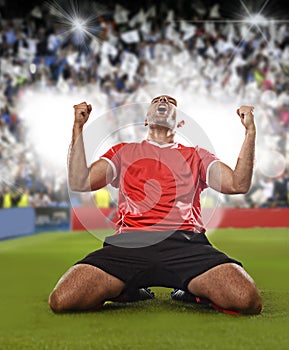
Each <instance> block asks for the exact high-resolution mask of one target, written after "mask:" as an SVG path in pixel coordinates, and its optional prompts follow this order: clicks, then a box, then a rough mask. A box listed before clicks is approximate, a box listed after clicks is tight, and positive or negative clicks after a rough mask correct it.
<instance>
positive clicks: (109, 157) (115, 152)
mask: <svg viewBox="0 0 289 350" xmlns="http://www.w3.org/2000/svg"><path fill="white" fill-rule="evenodd" d="M124 145H125V143H119V144H118V145H115V146H113V147H111V148H110V149H109V150H108V151H107V152H106V153H104V154H103V155H102V156H101V157H100V159H105V160H106V161H107V162H108V163H109V164H110V165H111V167H112V169H113V180H112V182H111V185H112V186H113V187H118V181H119V172H120V162H121V157H120V150H121V148H122V147H123V146H124Z"/></svg>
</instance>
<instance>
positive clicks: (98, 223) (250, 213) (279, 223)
mask: <svg viewBox="0 0 289 350" xmlns="http://www.w3.org/2000/svg"><path fill="white" fill-rule="evenodd" d="M114 211H115V208H109V209H99V208H96V207H86V208H83V207H79V208H73V209H72V213H71V229H72V230H96V229H113V228H114V227H113V224H112V223H111V222H110V220H108V219H107V218H108V216H109V215H111V216H112V215H113V212H114ZM202 214H203V217H205V218H206V219H205V220H204V222H205V223H206V227H207V228H209V229H212V228H226V227H233V228H249V227H289V209H287V208H272V209H269V208H256V209H255V208H254V209H245V208H244V209H241V208H240V209H239V208H216V209H208V208H205V209H203V211H202Z"/></svg>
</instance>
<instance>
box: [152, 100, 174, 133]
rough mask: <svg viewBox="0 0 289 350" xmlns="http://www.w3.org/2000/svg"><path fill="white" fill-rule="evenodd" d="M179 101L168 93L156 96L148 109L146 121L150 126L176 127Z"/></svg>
mask: <svg viewBox="0 0 289 350" xmlns="http://www.w3.org/2000/svg"><path fill="white" fill-rule="evenodd" d="M176 106H177V101H176V100H175V99H174V98H173V97H171V96H168V95H161V96H158V97H155V98H154V99H153V100H152V102H151V104H150V106H149V109H148V112H147V118H146V122H147V123H148V125H149V126H163V127H166V128H168V129H171V130H172V129H174V128H175V126H176Z"/></svg>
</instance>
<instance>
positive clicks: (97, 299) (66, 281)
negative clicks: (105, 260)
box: [49, 264, 125, 312]
mask: <svg viewBox="0 0 289 350" xmlns="http://www.w3.org/2000/svg"><path fill="white" fill-rule="evenodd" d="M124 286H125V284H124V282H123V281H121V280H120V279H118V278H116V277H114V276H112V275H110V274H108V273H107V272H105V271H103V270H101V269H99V268H97V267H95V266H92V265H87V264H78V265H75V266H73V267H71V268H70V269H69V270H68V271H67V272H66V273H65V274H64V275H63V276H62V277H61V278H60V280H59V281H58V283H57V285H56V286H55V288H54V290H53V291H52V293H51V294H50V296H49V305H50V307H51V309H52V310H53V311H54V312H65V311H76V310H91V309H93V308H97V307H98V306H99V305H102V303H103V302H104V301H105V300H107V299H109V298H112V297H116V296H118V295H119V294H120V293H121V291H122V290H123V288H124Z"/></svg>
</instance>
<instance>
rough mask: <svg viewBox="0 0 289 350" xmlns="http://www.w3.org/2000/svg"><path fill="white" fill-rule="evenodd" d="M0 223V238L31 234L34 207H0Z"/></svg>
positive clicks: (33, 221)
mask: <svg viewBox="0 0 289 350" xmlns="http://www.w3.org/2000/svg"><path fill="white" fill-rule="evenodd" d="M0 223H1V225H0V240H2V239H8V238H13V237H19V236H26V235H30V234H33V233H34V232H35V229H34V228H35V225H34V223H35V212H34V208H9V209H1V210H0Z"/></svg>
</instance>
